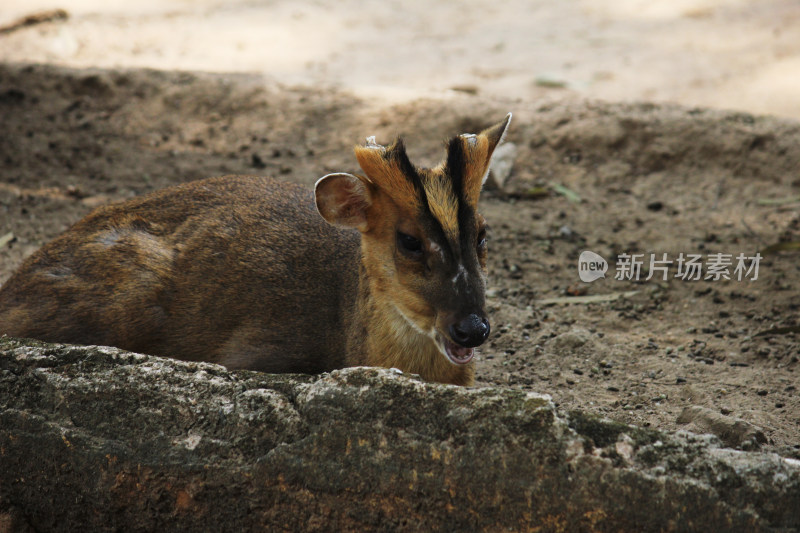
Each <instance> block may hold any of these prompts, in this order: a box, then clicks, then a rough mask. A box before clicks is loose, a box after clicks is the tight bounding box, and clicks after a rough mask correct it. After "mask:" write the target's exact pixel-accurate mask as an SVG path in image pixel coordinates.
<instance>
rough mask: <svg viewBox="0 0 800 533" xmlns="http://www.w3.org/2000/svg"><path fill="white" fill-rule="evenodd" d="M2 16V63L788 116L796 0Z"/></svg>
mask: <svg viewBox="0 0 800 533" xmlns="http://www.w3.org/2000/svg"><path fill="white" fill-rule="evenodd" d="M55 9H60V10H63V11H62V12H56V13H57V15H58V16H54V17H52V18H51V19H49V20H48V19H47V17H44V18H43V19H39V20H35V19H28V20H27V22H29V23H30V22H35V23H31V24H26V23H25V22H26V21H25V18H24V17H26V16H29V15H31V14H41V13H42V12H47V11H50V12H52V10H55ZM64 14H66V17H65V16H64ZM0 27H2V29H0V32H2V33H3V35H1V36H0V37H2V38H0V61H3V62H46V63H53V64H58V65H64V66H71V67H89V66H92V67H94V66H96V67H115V68H116V67H152V68H155V69H166V70H173V69H177V70H192V71H210V72H255V73H263V74H264V75H266V76H267V77H268V78H271V79H273V80H274V81H276V82H278V83H283V84H287V85H295V84H299V85H322V86H331V87H337V88H341V89H345V90H349V91H352V92H354V93H355V94H357V95H358V96H362V97H364V96H366V97H370V98H375V99H378V100H381V101H388V102H400V101H407V100H411V99H415V98H420V97H437V98H441V97H446V96H447V95H448V94H453V93H458V92H462V93H463V92H465V93H469V94H479V95H481V96H485V97H487V98H494V99H510V100H520V99H521V100H538V99H543V100H550V99H554V100H561V99H569V98H576V97H578V98H587V97H588V98H597V99H603V100H607V101H612V102H617V101H654V102H677V103H680V104H684V105H688V106H709V107H715V108H727V109H737V110H743V111H749V112H752V113H757V114H774V115H779V116H788V117H794V118H800V98H798V93H800V2H798V1H797V0H615V1H613V2H612V1H605V2H603V1H597V0H594V1H591V0H573V1H569V2H563V1H561V2H559V1H554V0H549V1H548V0H540V1H524V0H505V1H503V2H489V1H482V0H466V1H458V2H456V1H440V2H429V1H422V0H406V1H402V2H401V1H383V2H377V1H369V0H299V1H296V0H293V1H288V0H262V1H256V0H227V1H220V0H166V1H165V0H137V1H135V2H131V1H129V0H127V1H122V0H24V1H23V0H2V1H0Z"/></svg>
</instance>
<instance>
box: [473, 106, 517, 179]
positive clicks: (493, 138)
mask: <svg viewBox="0 0 800 533" xmlns="http://www.w3.org/2000/svg"><path fill="white" fill-rule="evenodd" d="M510 125H511V113H509V114H508V115H506V118H504V119H503V120H501V121H500V122H498V123H497V124H495V125H494V126H492V127H490V128H487V129H485V130H483V131H482V132H481V133H480V135H481V136H483V137H486V139H487V140H488V141H489V144H488V146H487V148H488V149H487V154H486V156H487V161H486V172H485V173H484V174H483V178H482V179H481V185H483V184H484V183H486V178H488V177H489V166H490V165H491V162H492V154H494V149H495V148H497V146H498V145H499V144H500V143H501V142H503V138H504V137H505V136H506V132H507V131H508V126H510Z"/></svg>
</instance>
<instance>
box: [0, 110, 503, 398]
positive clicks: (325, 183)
mask: <svg viewBox="0 0 800 533" xmlns="http://www.w3.org/2000/svg"><path fill="white" fill-rule="evenodd" d="M510 120H511V114H509V115H508V116H506V118H505V119H504V120H503V121H502V122H500V123H499V124H497V125H495V126H493V127H491V128H489V129H487V130H485V131H483V132H482V133H480V134H478V135H472V134H464V135H459V136H456V137H454V138H452V139H451V140H450V141H449V142H448V144H447V155H446V158H445V159H444V160H443V161H442V163H440V164H439V165H438V166H436V167H435V168H432V169H426V168H418V167H416V166H414V165H413V164H412V163H411V162H410V161H409V159H408V156H407V155H406V151H405V148H404V145H403V142H402V140H401V139H398V140H396V141H395V142H394V143H393V144H391V145H390V146H388V147H384V146H381V145H379V144H376V143H375V141H374V138H369V139H367V143H366V145H365V146H357V147H356V148H355V155H356V158H357V160H358V163H359V165H360V166H361V169H362V170H363V175H352V174H344V173H336V174H329V175H327V176H325V177H323V178H321V179H320V180H319V181H318V182H317V184H316V187H315V190H314V191H313V193H312V191H310V190H308V189H306V188H304V187H301V186H298V185H294V184H289V183H283V182H278V181H275V180H272V179H269V178H264V177H255V176H226V177H221V178H211V179H206V180H202V181H196V182H191V183H186V184H183V185H178V186H175V187H171V188H168V189H165V190H161V191H156V192H153V193H151V194H148V195H146V196H142V197H139V198H134V199H132V200H129V201H126V202H124V203H120V204H116V205H109V206H105V207H100V208H98V209H96V210H95V211H93V212H92V213H90V214H89V215H88V216H86V217H85V218H84V219H83V220H81V221H79V222H78V223H76V224H75V225H74V226H72V227H71V228H70V229H69V230H68V231H67V232H65V233H64V234H62V235H61V236H60V237H58V238H56V239H55V240H54V241H52V242H51V243H49V244H47V245H45V246H44V247H42V248H41V249H40V250H39V251H37V252H36V253H34V254H33V255H32V256H31V257H30V258H28V259H27V260H26V261H25V262H24V263H23V264H22V267H21V268H20V269H19V270H18V271H17V272H16V273H15V274H13V275H12V276H11V278H10V279H9V280H8V282H7V283H6V284H5V285H4V286H3V287H2V288H0V334H8V335H11V336H16V337H32V338H36V339H41V340H45V341H52V342H67V343H78V344H100V345H110V346H117V347H120V348H123V349H126V350H131V351H137V352H142V353H147V354H152V355H162V356H170V357H176V358H179V359H185V360H196V361H209V362H213V363H219V364H222V365H224V366H226V367H228V368H230V369H242V368H243V369H252V370H260V371H264V372H302V373H317V372H323V371H329V370H332V369H336V368H342V367H346V366H359V365H368V366H383V367H396V368H399V369H401V370H403V371H405V372H411V373H415V374H419V375H421V376H422V377H423V378H424V379H426V380H429V381H438V382H444V383H454V384H460V385H471V384H472V383H473V380H474V372H475V371H474V361H473V355H474V348H475V347H476V346H478V345H480V344H482V343H483V342H484V341H485V340H486V338H487V337H488V336H489V320H488V318H487V316H486V310H485V301H484V299H485V295H484V293H485V284H486V281H485V276H486V253H487V252H486V226H485V221H484V219H483V217H481V216H480V215H479V214H478V212H477V208H478V196H479V194H480V191H481V187H482V185H483V182H484V181H485V179H486V176H487V174H488V172H489V164H490V161H491V158H492V153H493V152H494V149H495V148H496V147H497V145H498V144H499V143H500V142H501V140H502V138H503V136H504V134H505V132H506V129H507V128H508V125H509V122H510ZM320 215H322V216H320Z"/></svg>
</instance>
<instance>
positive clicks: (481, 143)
mask: <svg viewBox="0 0 800 533" xmlns="http://www.w3.org/2000/svg"><path fill="white" fill-rule="evenodd" d="M461 142H462V143H464V167H465V168H464V197H465V198H466V200H467V203H468V204H469V205H470V206H472V208H473V209H477V208H478V198H479V197H480V195H481V187H482V186H483V176H484V175H485V174H486V172H487V171H488V167H489V139H487V138H486V136H485V135H478V136H474V137H471V138H463V137H462V138H461Z"/></svg>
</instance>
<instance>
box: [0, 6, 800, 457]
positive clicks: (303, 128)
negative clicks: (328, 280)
mask: <svg viewBox="0 0 800 533" xmlns="http://www.w3.org/2000/svg"><path fill="white" fill-rule="evenodd" d="M56 7H57V8H63V9H65V10H67V11H68V13H69V15H70V16H69V18H68V19H67V20H66V21H61V22H50V23H44V24H39V25H35V26H31V27H27V28H23V29H19V30H16V31H13V32H8V33H0V61H3V62H4V63H5V64H4V65H3V66H2V67H0V123H1V124H3V127H4V138H3V142H0V239H2V238H3V237H5V236H8V235H11V238H10V241H9V240H8V239H6V241H5V242H3V244H2V246H1V247H0V282H2V281H4V280H5V279H7V277H8V276H9V275H10V272H11V271H12V269H13V268H15V267H16V266H17V265H18V264H19V263H20V262H21V261H22V260H23V258H24V257H26V256H27V255H29V254H30V253H32V252H33V250H35V249H36V248H37V247H38V246H40V245H41V244H42V243H43V242H46V241H47V240H49V239H52V238H53V237H54V236H56V235H57V234H58V233H60V232H61V231H63V230H64V229H66V228H67V227H68V226H69V225H70V224H71V223H73V222H75V221H76V220H78V219H79V218H80V217H81V216H83V215H84V214H86V213H87V212H88V211H89V210H90V209H91V208H92V207H94V206H96V205H99V204H102V203H105V202H109V201H115V200H120V199H124V198H127V197H130V196H132V195H135V194H141V193H144V192H147V191H150V190H153V189H156V188H159V187H164V186H167V185H170V184H173V183H177V182H182V181H187V180H190V179H199V178H203V177H208V176H212V175H221V174H227V173H264V174H271V175H275V176H279V177H281V178H282V179H287V180H292V181H298V182H301V183H306V184H310V183H313V181H314V180H315V179H316V178H318V177H319V176H320V175H323V174H325V173H327V172H331V171H339V170H344V171H351V172H352V171H355V170H356V168H354V166H355V162H354V160H353V157H352V152H351V151H350V149H351V147H352V145H353V144H354V143H355V142H359V141H360V140H363V138H364V137H365V136H367V135H376V136H377V138H378V141H379V142H388V141H390V140H391V139H392V137H393V136H394V135H396V134H397V133H403V134H404V135H405V136H406V138H407V141H408V144H409V151H410V154H411V156H412V158H413V159H414V160H415V161H416V162H418V163H420V164H427V165H430V164H433V163H435V162H436V160H437V158H439V157H440V156H441V147H442V145H441V140H442V139H445V138H447V137H448V136H451V135H454V134H457V133H461V132H467V131H473V132H474V131H476V130H478V129H480V128H482V127H484V126H486V125H488V124H490V123H493V122H495V121H497V120H498V119H499V118H500V117H502V116H503V115H504V114H505V112H507V111H514V113H515V119H514V123H513V125H512V129H511V132H510V134H509V137H508V140H509V142H510V143H513V145H514V148H512V149H511V150H510V151H509V152H508V153H507V155H506V156H505V159H506V162H507V163H509V164H511V171H510V174H509V177H508V180H507V183H505V185H504V187H503V189H502V190H499V191H497V190H495V191H489V192H487V193H486V194H485V197H484V199H483V200H482V210H483V212H484V214H485V216H486V217H487V219H488V220H489V222H490V224H491V226H492V233H491V236H490V269H491V276H492V277H491V279H492V281H491V284H490V287H489V303H490V310H491V314H492V322H493V332H494V333H493V336H492V339H491V340H490V342H489V344H488V345H487V346H485V347H484V348H483V350H482V351H481V353H480V354H479V356H478V379H479V384H481V385H488V384H493V385H502V386H509V387H519V388H525V389H531V390H537V391H540V392H547V393H550V394H551V395H552V396H553V398H554V400H555V401H556V402H557V403H558V404H559V405H561V406H562V407H563V408H565V409H572V408H578V409H583V410H588V411H591V412H596V413H599V414H602V415H604V416H608V417H611V418H615V419H618V420H623V421H626V422H634V423H637V424H641V425H645V426H653V427H659V428H664V429H669V430H673V429H679V428H690V429H694V430H699V431H712V432H715V433H717V434H718V435H719V436H720V437H721V438H722V439H723V440H724V441H725V442H726V443H728V444H729V445H731V446H736V447H739V448H744V449H752V448H758V447H762V448H764V449H768V450H773V451H776V452H778V453H781V454H784V455H789V456H795V457H798V456H800V398H799V397H798V391H797V387H798V385H797V381H798V380H797V376H796V372H797V368H798V356H800V343H798V341H797V337H796V333H792V332H785V331H784V332H783V333H775V332H774V330H775V329H776V328H788V329H791V328H795V329H796V328H797V327H798V323H799V321H800V320H799V317H798V315H799V313H798V304H797V298H796V287H797V280H798V273H799V271H798V266H797V255H796V254H790V253H783V254H777V255H771V256H769V257H766V258H765V259H764V261H763V262H762V263H761V265H760V267H761V268H760V278H759V279H758V280H756V281H754V282H747V281H737V280H718V281H713V280H709V281H697V282H687V281H682V280H680V279H675V278H674V277H673V278H670V279H669V280H667V281H661V280H658V279H653V280H650V281H649V282H647V283H644V282H638V283H637V282H634V281H617V280H614V279H613V273H614V269H613V267H614V265H613V264H612V265H611V270H610V272H609V274H611V275H610V276H609V277H608V278H606V279H604V280H599V281H596V282H594V283H592V284H581V283H580V281H579V280H578V276H577V260H578V255H579V254H580V252H581V251H582V250H585V249H590V250H593V251H595V252H597V253H599V254H601V255H602V256H603V257H605V258H607V259H609V260H611V259H612V258H613V257H614V256H616V255H617V254H619V253H623V252H628V253H643V254H650V253H658V254H660V253H668V254H669V256H670V257H671V258H675V257H677V256H678V254H680V253H698V254H702V255H706V254H709V253H716V252H720V253H729V254H738V253H746V254H747V255H752V254H754V253H755V252H756V251H758V250H764V249H765V248H766V247H767V246H768V245H770V244H773V243H775V242H778V241H799V240H800V215H798V209H799V207H800V199H798V195H800V125H798V123H797V122H795V121H793V120H791V119H790V118H791V117H794V118H800V99H798V98H796V96H795V95H796V88H797V87H800V31H798V28H797V26H798V24H799V23H800V20H799V19H798V15H800V9H799V8H798V7H797V5H796V3H793V2H788V1H759V2H735V1H730V2H714V1H699V0H698V1H676V2H635V1H620V2H614V3H611V2H607V3H603V4H602V5H599V3H597V2H588V1H586V2H577V1H576V2H538V3H526V2H517V1H511V2H505V3H502V5H492V6H490V5H489V3H488V2H459V3H454V2H443V3H437V4H434V5H431V6H427V5H423V4H422V3H421V2H419V3H417V2H403V3H400V2H397V3H388V2H384V3H378V2H374V3H370V2H366V1H363V2H359V1H356V0H350V1H345V2H337V3H334V2H327V1H319V2H270V3H264V4H259V3H255V2H224V3H223V2H210V1H207V0H198V1H192V2H189V1H185V2H178V1H176V2H168V3H165V2H148V1H141V2H137V3H135V4H131V3H122V2H99V1H97V2H95V1H88V0H85V1H84V0H76V1H71V2H60V3H58V4H47V3H44V2H39V0H33V1H27V2H8V1H6V2H0V26H2V25H3V24H6V23H9V22H11V21H13V20H16V19H17V18H18V17H19V16H23V15H25V14H28V13H31V12H35V11H37V10H39V9H50V8H56ZM30 62H34V63H37V62H38V63H46V64H49V65H55V67H52V66H46V67H43V66H36V67H25V66H20V65H18V63H30ZM87 67H92V70H86V68H87ZM149 69H155V70H149ZM185 71H197V72H205V73H187V72H185ZM598 99H599V100H605V101H607V102H610V103H603V102H601V101H599V100H598ZM630 101H635V102H644V103H628V102H630ZM646 102H677V103H678V104H680V106H673V105H655V104H651V103H646ZM705 107H714V108H720V107H721V108H733V109H735V110H736V111H733V112H722V111H716V110H706V109H704V108H705ZM760 113H771V114H774V115H778V116H779V117H790V118H764V117H758V116H755V115H758V114H760ZM562 187H566V189H568V191H572V192H574V193H577V194H578V195H579V196H580V201H575V200H577V198H575V197H574V196H570V194H569V192H566V191H565V189H563V188H562ZM793 199H794V200H793ZM631 291H637V292H636V294H634V295H631V296H629V297H626V298H621V299H618V300H615V301H601V302H597V303H575V302H577V301H576V300H571V301H572V302H573V303H571V304H563V303H559V300H558V299H560V298H565V297H569V298H574V295H575V294H576V293H584V292H585V293H586V294H585V296H595V297H601V298H611V297H613V296H615V295H618V294H619V293H624V292H631ZM553 299H556V301H555V303H548V301H551V302H552V301H553ZM769 331H773V333H771V334H767V335H763V334H762V335H759V334H760V333H763V332H769Z"/></svg>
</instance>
